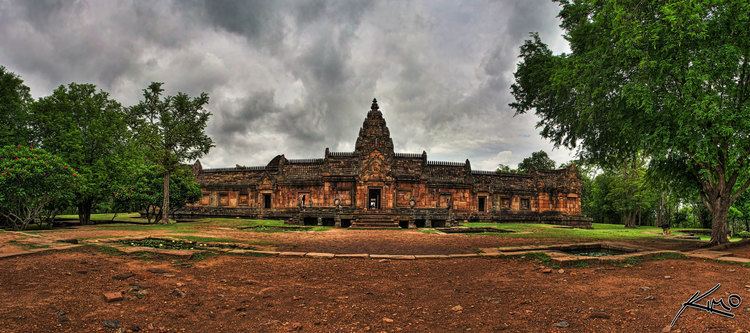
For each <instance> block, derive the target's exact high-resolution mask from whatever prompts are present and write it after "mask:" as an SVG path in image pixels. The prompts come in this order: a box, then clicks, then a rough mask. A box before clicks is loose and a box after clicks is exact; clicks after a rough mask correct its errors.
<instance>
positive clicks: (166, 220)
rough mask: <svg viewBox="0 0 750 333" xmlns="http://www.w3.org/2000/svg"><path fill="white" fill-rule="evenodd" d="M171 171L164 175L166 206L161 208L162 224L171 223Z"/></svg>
mask: <svg viewBox="0 0 750 333" xmlns="http://www.w3.org/2000/svg"><path fill="white" fill-rule="evenodd" d="M167 212H169V171H167V172H165V173H164V204H163V205H162V206H161V223H163V224H168V223H169V214H168V213H167Z"/></svg>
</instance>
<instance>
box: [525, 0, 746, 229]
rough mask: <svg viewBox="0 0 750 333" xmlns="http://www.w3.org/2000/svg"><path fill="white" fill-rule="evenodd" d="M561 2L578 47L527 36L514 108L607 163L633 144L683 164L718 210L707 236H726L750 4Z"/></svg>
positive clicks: (736, 170) (739, 175)
mask: <svg viewBox="0 0 750 333" xmlns="http://www.w3.org/2000/svg"><path fill="white" fill-rule="evenodd" d="M558 2H559V3H560V4H561V6H562V10H561V11H560V15H559V16H560V18H561V19H562V24H561V27H562V28H563V29H564V31H565V38H566V39H567V41H568V42H569V43H570V49H571V52H570V53H568V54H557V55H556V54H553V53H552V52H551V51H550V49H549V48H548V47H547V45H545V44H544V43H543V42H542V41H541V40H540V38H539V37H538V36H537V35H535V34H534V35H532V38H531V40H528V41H527V42H526V43H525V44H524V45H523V46H522V47H521V55H520V56H521V60H522V61H521V62H520V63H519V65H518V68H517V70H516V72H515V83H514V84H513V85H512V87H511V90H512V94H513V96H514V97H515V100H516V101H515V102H514V103H512V104H511V106H512V107H513V108H514V109H515V110H516V112H517V113H525V112H532V111H533V112H536V114H537V115H539V116H540V118H541V121H540V122H539V126H540V127H541V128H542V130H541V133H542V135H543V136H545V137H547V138H550V139H551V140H552V141H553V142H554V143H555V144H557V145H565V146H568V147H579V148H580V153H581V155H582V156H583V157H585V158H588V159H591V160H594V161H597V162H598V163H601V164H602V165H616V164H617V163H621V162H622V161H624V160H628V159H630V158H633V156H635V155H636V152H643V153H645V154H646V155H647V156H649V157H650V158H651V159H652V161H660V160H662V161H663V160H669V161H672V162H673V163H674V164H676V165H682V169H681V170H678V171H679V172H684V173H687V174H689V175H690V178H691V179H692V181H693V182H694V183H695V184H696V186H697V187H698V188H699V189H700V196H701V199H702V202H703V204H704V205H705V206H706V208H707V209H708V210H709V212H710V214H711V218H712V233H711V243H713V244H719V243H726V242H727V241H728V239H727V234H726V228H725V225H726V221H727V212H728V209H729V207H730V206H731V205H732V203H734V202H735V201H736V200H737V199H738V198H739V196H740V195H742V193H744V192H745V191H746V190H747V189H748V187H750V172H748V171H749V169H750V168H749V165H748V164H749V163H750V140H748V137H750V29H748V27H749V26H750V2H747V1H737V0H713V1H676V0H669V1H663V0H658V1H657V0H645V1H644V0H624V1H623V0H618V1H615V0H574V1H568V0H561V1H558ZM666 176H671V173H667V175H666Z"/></svg>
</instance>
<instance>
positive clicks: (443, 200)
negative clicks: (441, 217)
mask: <svg viewBox="0 0 750 333" xmlns="http://www.w3.org/2000/svg"><path fill="white" fill-rule="evenodd" d="M438 204H439V206H440V208H448V206H450V205H451V194H450V193H441V194H440V202H438Z"/></svg>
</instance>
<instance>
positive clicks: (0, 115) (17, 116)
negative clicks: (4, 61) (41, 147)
mask: <svg viewBox="0 0 750 333" xmlns="http://www.w3.org/2000/svg"><path fill="white" fill-rule="evenodd" d="M32 101H33V99H32V98H31V94H30V90H29V87H27V86H26V85H24V84H23V80H22V79H21V78H20V77H19V76H18V75H16V74H14V73H12V72H10V71H8V70H7V69H5V67H2V66H0V119H3V121H0V146H4V145H29V144H30V143H31V141H32V137H31V131H30V128H29V105H30V104H31V102H32Z"/></svg>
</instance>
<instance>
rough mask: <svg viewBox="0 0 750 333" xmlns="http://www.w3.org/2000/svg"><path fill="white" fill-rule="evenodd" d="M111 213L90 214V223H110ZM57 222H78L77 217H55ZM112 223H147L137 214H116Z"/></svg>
mask: <svg viewBox="0 0 750 333" xmlns="http://www.w3.org/2000/svg"><path fill="white" fill-rule="evenodd" d="M113 215H115V214H113V213H104V214H91V221H94V222H110V221H112V216H113ZM56 218H57V219H58V220H73V221H77V220H78V215H75V214H73V215H57V217H56ZM114 222H131V223H148V221H147V220H146V219H143V218H140V214H138V213H117V216H115V220H114Z"/></svg>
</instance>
